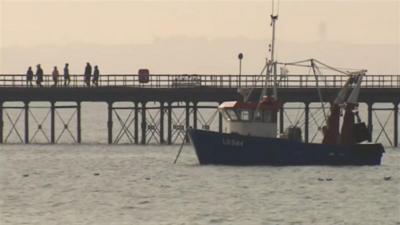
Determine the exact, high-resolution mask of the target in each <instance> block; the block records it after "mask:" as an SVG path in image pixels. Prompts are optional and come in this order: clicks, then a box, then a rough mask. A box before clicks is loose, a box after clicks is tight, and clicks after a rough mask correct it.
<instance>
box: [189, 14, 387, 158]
mask: <svg viewBox="0 0 400 225" xmlns="http://www.w3.org/2000/svg"><path fill="white" fill-rule="evenodd" d="M277 19H278V15H277V14H276V15H274V13H272V14H271V21H272V22H271V26H272V43H271V45H270V52H271V59H270V60H268V59H267V63H266V65H265V67H264V69H263V70H262V72H261V74H262V75H264V74H265V77H266V78H265V86H264V88H263V90H262V93H261V95H260V96H259V98H257V99H255V100H254V99H251V98H250V96H251V91H250V93H247V94H243V98H241V99H239V100H237V101H228V102H223V103H222V104H220V105H219V106H218V110H219V113H221V114H222V116H223V119H224V125H225V127H224V129H223V132H221V133H219V132H214V131H209V130H199V129H191V128H190V129H188V130H187V133H188V136H189V138H190V140H191V143H192V145H193V147H194V149H195V151H196V155H197V157H198V160H199V162H200V164H220V165H380V164H381V158H382V155H383V153H384V148H383V146H382V144H379V143H376V144H372V143H363V142H365V141H367V140H368V139H369V135H370V134H369V131H368V129H367V127H366V126H365V123H362V122H361V120H360V117H359V115H358V102H357V100H358V96H359V92H360V89H361V82H362V79H363V77H364V75H365V74H366V72H367V71H366V70H359V71H353V72H345V71H340V70H338V69H335V70H336V71H340V72H342V73H344V74H345V75H347V77H348V79H347V81H346V83H345V84H344V86H343V88H342V89H341V90H340V91H339V93H338V95H337V97H336V99H334V100H333V101H332V100H331V102H330V113H329V115H326V122H325V124H326V125H325V126H324V127H323V129H321V132H323V140H322V142H321V143H304V142H303V141H302V134H301V128H299V127H296V126H292V127H288V128H287V129H286V130H285V131H284V132H282V131H281V133H280V134H278V126H277V115H278V112H279V110H280V109H281V106H282V104H281V102H280V101H279V98H278V81H279V79H278V77H277V65H278V64H279V63H278V62H277V61H275V59H274V48H275V43H274V42H275V23H276V21H277ZM306 61H307V62H310V67H311V68H312V69H313V71H314V74H315V79H316V82H318V76H317V75H318V73H317V72H318V70H319V67H318V66H317V63H321V64H323V63H322V62H320V61H318V60H315V59H310V60H306ZM304 62H305V61H302V63H304ZM285 65H287V64H285ZM323 65H325V66H326V67H329V66H328V65H326V64H323ZM281 71H282V70H281ZM281 73H282V72H281ZM269 81H271V82H269ZM270 83H272V85H270ZM317 84H318V83H317ZM317 87H318V85H317ZM318 94H319V97H320V100H321V103H322V107H323V106H324V105H323V101H322V96H321V92H320V91H319V89H318ZM324 114H325V112H324ZM327 114H328V113H327ZM342 117H343V118H342ZM341 120H342V121H343V123H342V126H341V129H340V121H341Z"/></svg>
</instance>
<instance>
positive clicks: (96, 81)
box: [92, 66, 100, 87]
mask: <svg viewBox="0 0 400 225" xmlns="http://www.w3.org/2000/svg"><path fill="white" fill-rule="evenodd" d="M99 76H100V71H99V68H98V67H97V66H94V71H93V80H92V82H93V84H94V85H95V86H96V87H97V86H99Z"/></svg>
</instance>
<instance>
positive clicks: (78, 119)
mask: <svg viewBox="0 0 400 225" xmlns="http://www.w3.org/2000/svg"><path fill="white" fill-rule="evenodd" d="M76 123H77V124H76V136H77V137H76V138H77V142H78V144H80V143H82V134H81V132H82V127H81V102H76Z"/></svg>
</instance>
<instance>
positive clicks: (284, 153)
mask: <svg viewBox="0 0 400 225" xmlns="http://www.w3.org/2000/svg"><path fill="white" fill-rule="evenodd" d="M188 135H189V137H190V139H191V142H192V144H193V146H194V148H195V150H196V154H197V158H198V159H199V162H200V164H220V165H276V166H284V165H380V164H381V158H382V154H383V153H384V148H383V146H382V145H381V144H355V145H326V144H314V143H299V142H294V141H289V140H286V139H279V138H263V137H251V136H243V135H239V134H224V133H218V132H212V131H204V130H194V129H190V130H188Z"/></svg>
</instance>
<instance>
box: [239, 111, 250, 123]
mask: <svg viewBox="0 0 400 225" xmlns="http://www.w3.org/2000/svg"><path fill="white" fill-rule="evenodd" d="M240 119H242V120H243V121H249V120H250V111H249V110H242V111H241V112H240Z"/></svg>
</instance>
